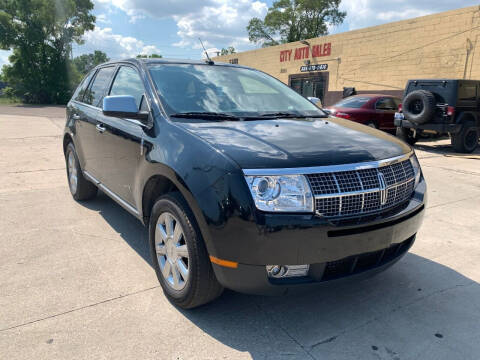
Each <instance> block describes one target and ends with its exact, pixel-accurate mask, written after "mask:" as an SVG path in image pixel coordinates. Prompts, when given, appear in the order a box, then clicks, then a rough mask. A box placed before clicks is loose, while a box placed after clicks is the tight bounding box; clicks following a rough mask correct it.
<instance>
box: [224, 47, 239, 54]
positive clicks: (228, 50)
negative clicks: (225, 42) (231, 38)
mask: <svg viewBox="0 0 480 360" xmlns="http://www.w3.org/2000/svg"><path fill="white" fill-rule="evenodd" d="M236 52H237V51H236V50H235V48H234V47H233V46H229V47H228V48H223V49H222V50H221V51H220V55H230V54H235V53H236Z"/></svg>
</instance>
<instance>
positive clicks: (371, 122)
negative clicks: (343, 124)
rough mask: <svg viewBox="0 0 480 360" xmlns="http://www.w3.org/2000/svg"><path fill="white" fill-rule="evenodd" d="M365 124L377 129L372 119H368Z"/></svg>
mask: <svg viewBox="0 0 480 360" xmlns="http://www.w3.org/2000/svg"><path fill="white" fill-rule="evenodd" d="M365 125H367V126H368V127H371V128H374V129H378V126H377V124H375V122H373V121H369V122H367V123H366V124H365Z"/></svg>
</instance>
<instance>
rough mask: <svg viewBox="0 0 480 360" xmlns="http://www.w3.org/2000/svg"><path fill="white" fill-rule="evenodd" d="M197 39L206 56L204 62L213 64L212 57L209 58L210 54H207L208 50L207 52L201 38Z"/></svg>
mask: <svg viewBox="0 0 480 360" xmlns="http://www.w3.org/2000/svg"><path fill="white" fill-rule="evenodd" d="M198 40H200V44H201V45H202V48H203V51H205V55H206V56H207V60H205V62H206V63H207V64H208V65H214V64H215V63H214V62H213V61H212V59H210V56H209V55H208V52H207V50H206V49H205V46H203V42H202V39H200V38H198Z"/></svg>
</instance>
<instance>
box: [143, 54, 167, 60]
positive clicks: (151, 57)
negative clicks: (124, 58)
mask: <svg viewBox="0 0 480 360" xmlns="http://www.w3.org/2000/svg"><path fill="white" fill-rule="evenodd" d="M162 57H163V56H162V55H159V54H150V55H145V54H138V55H137V59H161V58H162Z"/></svg>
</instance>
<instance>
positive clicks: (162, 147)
mask: <svg viewBox="0 0 480 360" xmlns="http://www.w3.org/2000/svg"><path fill="white" fill-rule="evenodd" d="M145 144H146V149H147V151H146V153H145V157H144V159H143V160H142V161H141V163H140V166H139V169H138V171H137V176H136V179H135V184H134V188H135V189H134V194H135V196H134V197H135V202H136V207H137V209H139V210H140V211H142V209H143V204H142V202H143V191H144V189H145V186H146V184H147V183H148V181H149V180H150V179H151V178H152V177H153V176H158V175H160V176H163V177H165V178H167V179H168V180H170V181H171V182H172V183H173V184H174V185H175V186H176V187H177V188H178V190H179V191H180V193H181V194H182V196H183V197H184V198H185V200H186V201H187V203H188V205H189V206H190V208H191V210H192V212H193V214H194V216H195V218H196V220H197V224H198V226H199V228H200V231H201V233H202V236H203V238H204V240H205V244H206V246H207V250H208V251H209V253H215V248H214V244H213V241H211V239H212V236H211V230H212V228H217V227H222V226H223V224H225V222H226V221H228V219H229V218H230V217H231V216H232V214H233V213H236V212H237V208H238V205H239V201H238V194H245V196H243V195H240V198H243V200H242V201H240V202H244V204H241V206H243V207H248V206H249V205H248V202H249V198H248V197H247V196H246V195H248V196H249V193H247V191H248V187H247V185H246V183H245V180H244V178H243V174H242V172H241V170H240V169H239V167H238V166H237V165H236V164H235V163H234V162H233V161H232V160H230V159H229V158H227V157H226V156H224V155H223V154H222V153H221V152H219V151H217V150H216V149H214V148H213V147H211V146H210V145H209V144H208V143H206V142H204V141H203V140H201V139H200V138H198V137H196V136H194V135H192V134H190V133H188V132H186V131H185V130H183V129H181V128H179V127H178V126H175V125H174V124H170V123H168V122H162V123H161V124H159V126H157V132H156V134H152V137H149V138H145ZM232 194H235V199H234V198H233V195H232ZM140 218H142V219H143V214H140Z"/></svg>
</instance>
